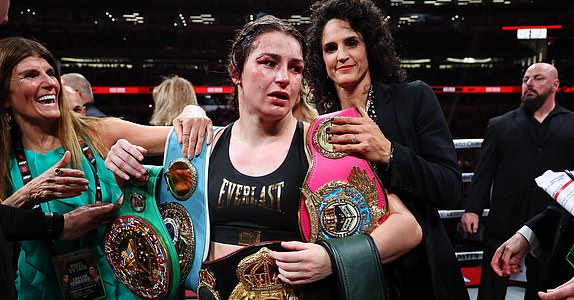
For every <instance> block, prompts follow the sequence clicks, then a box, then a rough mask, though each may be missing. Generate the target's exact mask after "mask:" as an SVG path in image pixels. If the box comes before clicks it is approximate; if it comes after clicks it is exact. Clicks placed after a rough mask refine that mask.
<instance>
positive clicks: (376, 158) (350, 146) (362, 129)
mask: <svg viewBox="0 0 574 300" xmlns="http://www.w3.org/2000/svg"><path fill="white" fill-rule="evenodd" d="M359 111H360V112H361V114H362V115H363V116H364V117H362V118H361V117H336V118H334V119H333V125H335V126H332V127H331V128H330V129H329V135H330V140H329V142H330V143H331V144H333V145H334V147H335V151H337V152H344V153H353V154H355V155H356V156H358V157H361V158H363V159H366V160H368V161H371V162H374V163H378V164H387V163H389V161H390V156H391V141H389V140H388V139H387V138H386V137H385V135H384V134H383V132H382V131H381V129H380V128H379V126H378V125H377V124H376V123H375V122H374V121H373V120H372V119H371V118H369V117H368V116H367V113H366V112H365V110H364V109H362V108H360V109H359Z"/></svg>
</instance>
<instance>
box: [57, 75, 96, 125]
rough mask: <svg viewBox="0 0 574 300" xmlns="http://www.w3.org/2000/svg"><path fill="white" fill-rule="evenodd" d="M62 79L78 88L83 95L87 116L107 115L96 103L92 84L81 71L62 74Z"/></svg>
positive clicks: (68, 84)
mask: <svg viewBox="0 0 574 300" xmlns="http://www.w3.org/2000/svg"><path fill="white" fill-rule="evenodd" d="M62 81H63V82H64V85H66V86H69V87H72V88H73V89H74V90H76V91H77V92H78V93H79V94H80V96H81V97H82V102H83V103H82V104H83V105H84V107H85V109H86V116H92V117H105V116H106V114H104V113H103V112H102V111H100V110H99V109H98V108H97V107H96V106H95V103H94V93H93V92H92V85H91V84H90V82H89V81H88V80H87V79H86V77H84V75H82V74H80V73H68V74H63V75H62Z"/></svg>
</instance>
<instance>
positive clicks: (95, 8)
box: [0, 0, 574, 59]
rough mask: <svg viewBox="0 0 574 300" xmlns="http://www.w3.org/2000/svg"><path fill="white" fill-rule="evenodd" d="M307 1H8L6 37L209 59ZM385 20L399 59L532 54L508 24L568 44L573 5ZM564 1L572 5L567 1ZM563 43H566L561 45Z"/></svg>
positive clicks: (417, 3)
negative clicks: (263, 19) (252, 23)
mask: <svg viewBox="0 0 574 300" xmlns="http://www.w3.org/2000/svg"><path fill="white" fill-rule="evenodd" d="M312 2H313V1H305V0H278V1H271V0H215V1H197V0H185V1H184V0H155V1H152V0H138V1H133V0H130V1H126V0H120V1H117V0H116V1H110V0H103V1H70V0H54V1H46V0H17V1H16V0H12V3H11V11H10V15H9V16H10V22H9V23H8V24H7V25H5V26H4V27H3V28H1V30H0V33H1V34H2V35H3V36H6V35H24V36H28V37H34V38H36V39H38V40H40V41H42V42H44V43H46V44H47V45H48V47H49V48H50V49H51V50H52V51H53V52H54V53H55V54H56V55H58V56H107V57H113V56H119V57H130V58H138V57H139V58H142V59H143V58H156V59H213V58H221V57H224V56H225V52H226V46H227V45H226V44H225V41H226V40H227V39H229V37H230V36H231V35H232V34H233V32H234V30H236V29H237V28H238V27H240V26H242V25H243V24H244V23H245V22H246V21H248V20H249V19H250V18H253V17H257V16H260V15H264V14H274V15H276V16H279V17H284V18H289V19H291V20H292V21H293V22H294V23H295V24H299V25H298V26H299V27H300V29H302V30H303V29H304V28H305V21H306V20H308V16H309V5H310V4H311V3H312ZM376 2H377V3H378V4H379V5H380V7H382V8H383V10H384V11H386V12H387V14H388V15H389V16H390V19H389V20H390V22H391V24H393V28H394V31H395V36H396V39H397V44H398V46H399V48H400V50H401V51H400V53H401V56H402V57H405V58H409V57H410V58H423V57H428V56H458V57H463V56H468V55H480V56H492V55H496V56H500V57H507V56H512V57H520V56H524V55H530V54H531V53H530V52H529V50H530V49H529V48H530V47H528V46H527V47H522V46H523V45H520V43H516V38H515V35H514V34H515V32H508V31H502V30H501V27H502V26H508V25H552V24H560V25H562V26H563V29H561V30H556V31H551V32H549V35H552V39H550V40H549V42H550V43H553V42H560V43H564V42H569V43H572V42H571V40H572V38H573V37H572V34H571V33H572V30H573V28H572V26H573V25H572V24H573V22H574V8H573V4H571V3H572V2H573V1H551V0H390V1H376ZM566 2H568V3H569V4H564V3H566ZM564 40H567V41H564Z"/></svg>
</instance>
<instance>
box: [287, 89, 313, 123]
mask: <svg viewBox="0 0 574 300" xmlns="http://www.w3.org/2000/svg"><path fill="white" fill-rule="evenodd" d="M311 97H312V95H311V93H310V92H309V86H308V85H307V84H305V83H303V86H302V88H301V96H300V97H299V100H297V103H295V106H293V116H295V118H297V120H300V121H305V122H307V123H311V122H312V121H313V120H314V119H315V118H316V117H317V116H318V115H319V113H318V112H317V109H315V106H314V105H313V104H312V103H313V101H312V100H311Z"/></svg>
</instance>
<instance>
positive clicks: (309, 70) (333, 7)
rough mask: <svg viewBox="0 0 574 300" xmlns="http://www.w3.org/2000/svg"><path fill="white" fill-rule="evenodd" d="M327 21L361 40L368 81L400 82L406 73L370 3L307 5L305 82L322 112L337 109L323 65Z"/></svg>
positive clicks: (342, 0)
mask: <svg viewBox="0 0 574 300" xmlns="http://www.w3.org/2000/svg"><path fill="white" fill-rule="evenodd" d="M331 19H341V20H345V21H347V22H349V24H350V25H351V27H352V28H353V29H354V30H355V31H356V32H358V33H360V34H361V35H362V37H363V39H364V40H365V45H366V48H367V58H368V60H369V73H370V74H371V80H372V81H373V82H374V81H379V82H382V83H395V82H404V81H405V80H406V72H405V70H404V69H403V68H402V67H401V65H400V60H399V56H398V54H397V51H396V49H395V42H394V39H393V36H392V34H391V30H390V26H389V24H388V22H387V20H386V19H385V15H384V14H383V12H382V11H381V9H380V8H378V7H377V6H376V5H375V3H373V2H372V1H371V0H327V1H318V2H315V3H314V4H313V5H311V24H310V26H309V27H308V29H307V32H306V38H307V47H308V52H307V56H306V61H305V62H306V66H305V71H306V80H307V81H308V83H309V85H310V88H311V93H312V95H313V101H314V102H316V103H318V104H319V106H320V108H321V110H322V111H327V112H328V111H334V110H337V109H340V107H341V105H340V103H339V101H338V97H337V93H336V91H335V85H334V83H333V81H332V80H331V79H330V78H329V77H328V76H327V71H326V69H325V62H324V61H323V49H322V45H321V42H322V35H323V29H324V27H325V24H327V22H328V21H329V20H331Z"/></svg>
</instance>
